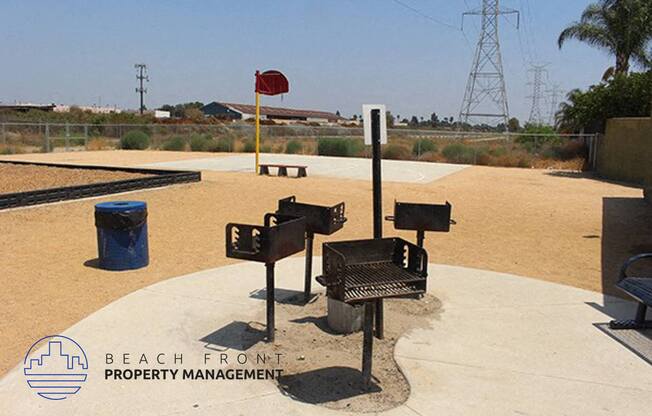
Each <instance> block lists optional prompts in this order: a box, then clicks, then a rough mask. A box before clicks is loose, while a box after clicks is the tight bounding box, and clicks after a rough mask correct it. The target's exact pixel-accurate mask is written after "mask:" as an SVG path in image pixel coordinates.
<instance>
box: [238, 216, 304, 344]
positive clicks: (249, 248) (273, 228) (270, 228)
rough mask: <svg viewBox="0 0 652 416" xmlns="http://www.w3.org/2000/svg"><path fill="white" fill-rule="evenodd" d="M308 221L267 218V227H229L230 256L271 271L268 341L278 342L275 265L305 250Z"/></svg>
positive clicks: (287, 217)
mask: <svg viewBox="0 0 652 416" xmlns="http://www.w3.org/2000/svg"><path fill="white" fill-rule="evenodd" d="M305 232H306V219H305V218H303V217H296V216H293V215H283V214H265V219H264V225H262V226H260V225H250V224H233V223H230V224H227V225H226V256H227V257H231V258H236V259H242V260H250V261H257V262H261V263H265V267H266V270H267V273H266V277H267V288H266V291H267V341H268V342H272V341H274V264H275V262H276V261H278V260H280V259H282V258H285V257H288V256H291V255H292V254H295V253H298V252H300V251H302V250H303V249H304V248H305V239H304V234H305Z"/></svg>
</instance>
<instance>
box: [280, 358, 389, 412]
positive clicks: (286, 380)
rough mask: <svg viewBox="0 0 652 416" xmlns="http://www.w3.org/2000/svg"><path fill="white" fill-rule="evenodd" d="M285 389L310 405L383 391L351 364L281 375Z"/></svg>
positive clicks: (282, 385) (281, 385)
mask: <svg viewBox="0 0 652 416" xmlns="http://www.w3.org/2000/svg"><path fill="white" fill-rule="evenodd" d="M278 383H279V387H280V389H281V391H282V392H283V393H284V394H286V395H288V396H290V397H291V398H293V399H295V400H299V401H302V402H305V403H310V404H321V403H328V402H335V401H339V400H344V399H350V398H352V397H356V396H360V395H363V394H369V393H377V392H380V391H382V389H381V388H380V386H379V385H378V384H376V383H375V382H374V381H371V383H369V384H368V385H366V384H365V383H364V382H363V378H362V373H361V372H360V371H359V370H357V369H354V368H350V367H327V368H320V369H318V370H312V371H307V372H305V373H299V374H290V375H284V376H281V377H279V379H278Z"/></svg>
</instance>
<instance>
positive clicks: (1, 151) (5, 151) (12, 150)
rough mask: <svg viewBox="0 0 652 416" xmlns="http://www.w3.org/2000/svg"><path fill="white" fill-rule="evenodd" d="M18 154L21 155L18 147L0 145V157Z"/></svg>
mask: <svg viewBox="0 0 652 416" xmlns="http://www.w3.org/2000/svg"><path fill="white" fill-rule="evenodd" d="M18 153H22V152H21V151H20V149H19V148H18V147H16V146H8V145H2V144H0V155H15V154H18Z"/></svg>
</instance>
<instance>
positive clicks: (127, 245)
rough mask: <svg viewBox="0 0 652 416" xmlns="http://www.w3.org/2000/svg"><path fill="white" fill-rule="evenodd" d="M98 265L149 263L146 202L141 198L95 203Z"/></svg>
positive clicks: (117, 267)
mask: <svg viewBox="0 0 652 416" xmlns="http://www.w3.org/2000/svg"><path fill="white" fill-rule="evenodd" d="M95 227H96V228H97V248H98V259H99V267H100V268H101V269H106V270H130V269H139V268H141V267H145V266H147V264H149V249H148V245H147V204H146V203H145V202H141V201H115V202H102V203H100V204H97V205H95Z"/></svg>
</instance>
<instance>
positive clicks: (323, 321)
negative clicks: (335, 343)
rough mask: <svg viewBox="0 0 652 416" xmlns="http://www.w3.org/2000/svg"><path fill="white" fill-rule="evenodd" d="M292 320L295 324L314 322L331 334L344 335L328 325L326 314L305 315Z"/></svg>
mask: <svg viewBox="0 0 652 416" xmlns="http://www.w3.org/2000/svg"><path fill="white" fill-rule="evenodd" d="M290 322H292V323H295V324H313V325H315V326H316V327H317V328H319V329H320V330H321V331H323V332H325V333H327V334H330V335H340V336H341V335H342V334H340V333H338V332H335V331H333V330H332V329H331V327H330V326H329V325H328V318H327V316H326V315H324V316H304V317H303V318H297V319H292V320H290Z"/></svg>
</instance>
